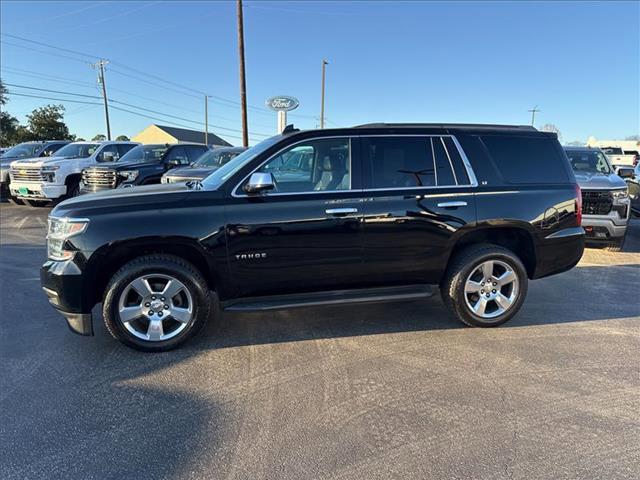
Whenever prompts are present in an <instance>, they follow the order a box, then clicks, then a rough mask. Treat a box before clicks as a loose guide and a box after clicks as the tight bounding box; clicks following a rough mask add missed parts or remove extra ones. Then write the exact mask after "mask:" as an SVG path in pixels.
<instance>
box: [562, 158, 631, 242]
mask: <svg viewBox="0 0 640 480" xmlns="http://www.w3.org/2000/svg"><path fill="white" fill-rule="evenodd" d="M564 150H565V153H566V154H567V157H569V162H570V163H571V166H572V167H573V173H574V174H575V177H576V180H577V182H578V185H579V186H580V189H581V190H582V227H583V228H584V230H585V232H586V233H587V236H586V239H585V240H586V241H587V242H590V243H599V244H604V246H605V247H606V248H607V250H610V251H614V252H619V251H620V250H622V247H623V245H624V240H625V237H626V235H627V225H628V223H629V215H630V211H631V205H630V201H629V190H628V187H627V184H626V183H625V181H624V180H623V179H622V178H620V177H619V176H618V175H616V174H615V173H614V170H613V168H612V167H611V163H610V162H609V159H608V158H607V156H606V155H605V154H604V153H603V152H602V150H600V149H599V148H591V147H565V149H564Z"/></svg>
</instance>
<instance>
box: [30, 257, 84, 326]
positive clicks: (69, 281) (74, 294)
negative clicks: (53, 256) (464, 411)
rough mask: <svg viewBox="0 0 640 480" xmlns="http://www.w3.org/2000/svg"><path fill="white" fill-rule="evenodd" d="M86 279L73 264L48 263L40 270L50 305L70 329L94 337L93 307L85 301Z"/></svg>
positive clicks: (41, 280)
mask: <svg viewBox="0 0 640 480" xmlns="http://www.w3.org/2000/svg"><path fill="white" fill-rule="evenodd" d="M84 283H85V282H84V278H83V275H82V272H81V271H80V269H79V268H78V267H77V265H75V264H74V263H73V262H71V261H68V262H53V261H48V262H46V263H45V264H44V265H43V266H42V268H41V269H40V284H41V286H42V290H43V291H44V293H45V294H46V295H47V298H48V299H49V303H50V304H51V306H53V308H55V309H56V310H57V311H58V312H60V314H61V315H62V316H63V317H64V318H65V319H66V321H67V325H68V326H69V329H70V330H71V331H72V332H74V333H77V334H80V335H93V321H92V317H91V307H90V306H88V305H86V304H85V303H84V301H83V299H84V298H86V297H84V296H83V285H84Z"/></svg>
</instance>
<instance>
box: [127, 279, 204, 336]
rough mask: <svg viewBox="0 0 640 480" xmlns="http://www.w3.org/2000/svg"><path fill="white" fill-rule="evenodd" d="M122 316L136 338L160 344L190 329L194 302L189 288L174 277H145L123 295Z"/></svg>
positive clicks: (128, 287) (133, 283)
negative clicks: (187, 328) (188, 327)
mask: <svg viewBox="0 0 640 480" xmlns="http://www.w3.org/2000/svg"><path fill="white" fill-rule="evenodd" d="M118 315H119V319H120V321H121V322H122V324H123V325H124V328H126V329H127V330H128V331H129V332H130V333H131V334H133V335H134V336H136V337H138V338H140V339H142V340H148V341H151V342H160V341H163V340H169V339H170V338H173V337H175V336H176V335H178V334H179V333H180V332H182V331H183V330H184V329H185V328H186V327H187V325H188V324H189V322H190V321H191V319H192V318H193V299H192V297H191V293H190V292H189V290H188V289H187V287H186V286H185V284H184V283H182V282H181V281H180V280H178V279H176V278H174V277H172V276H170V275H165V274H159V273H158V274H149V275H143V276H141V277H138V278H136V279H134V280H133V281H132V282H130V283H129V285H127V286H126V287H125V289H124V290H123V291H122V293H121V294H120V300H119V302H118Z"/></svg>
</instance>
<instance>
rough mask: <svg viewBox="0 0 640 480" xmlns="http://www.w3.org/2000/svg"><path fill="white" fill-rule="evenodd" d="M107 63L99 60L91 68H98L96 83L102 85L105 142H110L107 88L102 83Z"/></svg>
mask: <svg viewBox="0 0 640 480" xmlns="http://www.w3.org/2000/svg"><path fill="white" fill-rule="evenodd" d="M107 63H109V62H108V61H107V60H100V61H99V62H96V63H94V64H93V68H96V67H99V68H100V70H99V71H98V81H99V82H100V85H102V99H103V100H104V118H105V120H106V122H107V140H111V125H109V104H108V102H107V86H106V85H105V83H104V66H105V65H106V64H107Z"/></svg>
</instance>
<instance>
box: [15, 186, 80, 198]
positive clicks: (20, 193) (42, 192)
mask: <svg viewBox="0 0 640 480" xmlns="http://www.w3.org/2000/svg"><path fill="white" fill-rule="evenodd" d="M9 189H10V190H11V195H13V196H14V197H16V198H26V199H27V200H29V199H32V200H52V199H56V198H60V197H62V196H63V195H65V194H66V193H67V186H66V185H55V184H51V183H44V182H42V183H35V182H11V184H10V185H9Z"/></svg>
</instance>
